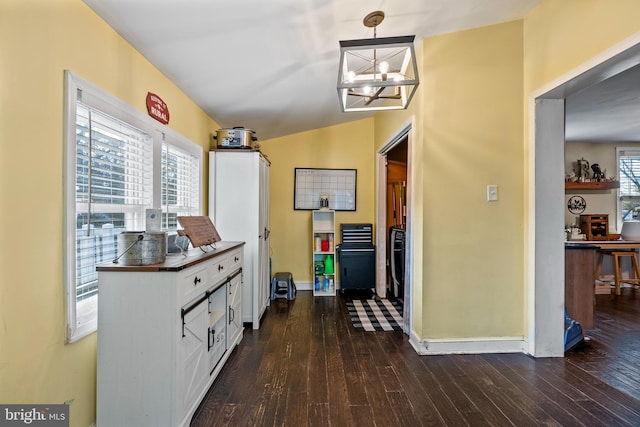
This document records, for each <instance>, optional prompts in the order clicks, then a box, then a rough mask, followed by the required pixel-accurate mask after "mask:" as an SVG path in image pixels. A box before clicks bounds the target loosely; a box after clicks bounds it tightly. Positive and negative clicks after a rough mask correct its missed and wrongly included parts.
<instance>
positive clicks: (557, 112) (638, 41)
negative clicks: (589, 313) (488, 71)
mask: <svg viewBox="0 0 640 427" xmlns="http://www.w3.org/2000/svg"><path fill="white" fill-rule="evenodd" d="M638 63H640V33H638V34H636V35H635V36H633V37H631V38H629V39H627V40H625V41H624V42H622V43H620V44H618V45H616V46H614V47H612V48H611V49H609V50H607V51H606V52H604V53H602V54H601V55H598V56H597V57H595V58H593V59H592V60H590V61H589V62H588V63H585V64H583V65H581V66H580V67H577V68H576V69H574V70H572V71H571V72H570V73H567V74H566V75H564V76H562V77H561V78H559V79H558V80H556V81H555V82H553V83H551V84H549V85H548V86H546V87H543V88H541V89H539V90H537V91H535V92H534V93H532V94H531V95H530V97H529V111H530V112H531V116H530V118H529V122H530V126H532V127H533V132H531V135H532V138H531V140H530V144H529V147H530V148H529V150H530V151H529V155H528V158H529V163H528V170H529V180H528V181H529V192H528V193H529V200H528V207H529V209H528V214H527V216H528V218H529V222H528V227H527V234H528V235H529V236H530V238H529V239H528V241H529V242H530V243H529V245H528V248H527V261H528V262H527V264H528V266H529V267H528V268H527V283H528V313H529V322H528V324H529V331H528V336H529V341H528V348H527V352H528V353H530V354H532V355H533V356H535V357H562V356H563V355H564V342H563V335H564V326H563V325H564V237H563V235H562V233H558V232H556V231H557V230H562V229H563V226H564V224H563V223H564V174H565V171H564V144H565V141H564V121H565V99H566V98H567V97H568V96H570V95H572V94H575V93H577V92H579V91H581V90H583V89H584V88H587V87H590V86H593V85H596V84H598V83H600V82H602V81H604V80H606V79H607V78H609V77H612V76H614V75H616V74H619V73H621V72H623V71H625V70H628V69H629V68H631V67H633V66H635V65H637V64H638ZM594 64H596V65H594ZM560 285H561V286H560Z"/></svg>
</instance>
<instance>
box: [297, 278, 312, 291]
mask: <svg viewBox="0 0 640 427" xmlns="http://www.w3.org/2000/svg"><path fill="white" fill-rule="evenodd" d="M294 282H295V284H296V289H297V290H299V291H312V290H313V286H312V284H311V282H298V281H297V280H294Z"/></svg>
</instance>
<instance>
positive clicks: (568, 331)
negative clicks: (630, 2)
mask: <svg viewBox="0 0 640 427" xmlns="http://www.w3.org/2000/svg"><path fill="white" fill-rule="evenodd" d="M583 339H584V337H583V335H582V325H581V324H580V322H576V321H575V320H573V319H571V318H570V317H569V313H567V309H566V308H565V309H564V351H565V353H566V352H567V351H569V350H571V349H572V348H573V347H575V346H576V345H578V344H579V343H581V342H582V340H583Z"/></svg>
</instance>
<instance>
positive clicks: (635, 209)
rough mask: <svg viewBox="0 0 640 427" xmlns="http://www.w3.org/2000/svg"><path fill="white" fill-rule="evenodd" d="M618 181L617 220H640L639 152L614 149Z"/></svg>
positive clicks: (629, 149) (620, 148)
mask: <svg viewBox="0 0 640 427" xmlns="http://www.w3.org/2000/svg"><path fill="white" fill-rule="evenodd" d="M616 153H617V157H618V181H619V182H620V190H619V193H618V194H619V196H620V198H619V201H618V218H619V219H620V220H622V221H630V220H638V219H640V150H638V149H633V148H622V147H618V148H617V149H616Z"/></svg>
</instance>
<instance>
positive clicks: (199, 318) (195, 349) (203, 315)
mask: <svg viewBox="0 0 640 427" xmlns="http://www.w3.org/2000/svg"><path fill="white" fill-rule="evenodd" d="M207 303H208V301H207V300H204V301H202V302H201V303H200V304H198V305H197V306H196V307H195V308H193V309H192V310H191V311H189V312H188V313H187V314H186V315H185V316H184V326H183V328H181V329H183V335H184V336H183V337H181V338H180V344H179V349H178V351H179V361H178V371H177V383H178V394H177V396H178V399H179V409H178V413H179V414H180V417H179V419H182V417H183V416H184V414H185V413H186V412H187V411H188V410H189V409H190V408H189V407H190V405H193V404H194V402H196V399H197V397H198V396H199V394H200V392H201V391H202V389H203V388H204V387H205V385H206V384H207V380H208V379H209V372H208V360H207V338H208V327H209V312H208V310H207V305H208V304H207ZM158 375H162V373H158Z"/></svg>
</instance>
